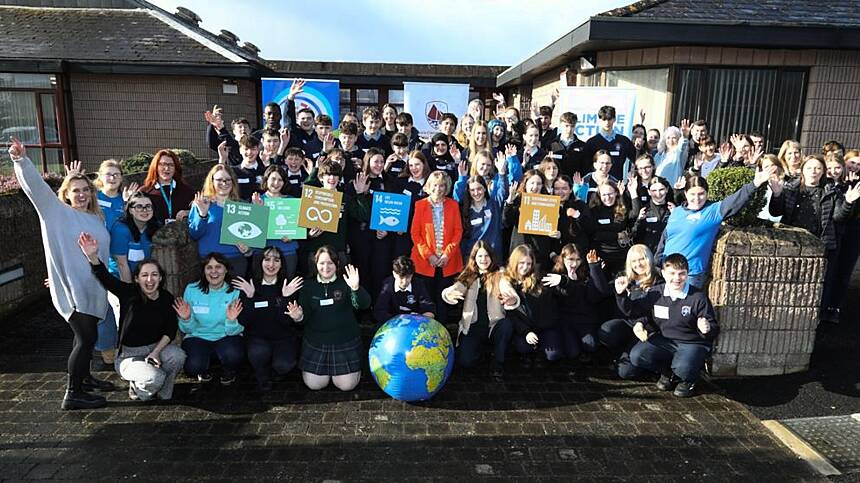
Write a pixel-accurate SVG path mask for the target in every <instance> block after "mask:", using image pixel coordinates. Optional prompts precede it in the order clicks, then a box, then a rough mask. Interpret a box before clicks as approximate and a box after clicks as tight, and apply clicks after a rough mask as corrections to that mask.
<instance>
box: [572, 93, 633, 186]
mask: <svg viewBox="0 0 860 483" xmlns="http://www.w3.org/2000/svg"><path fill="white" fill-rule="evenodd" d="M597 117H598V118H599V119H600V130H599V131H598V133H597V134H595V135H594V136H592V137H591V138H589V139H588V141H586V142H585V149H583V151H584V154H583V156H584V159H586V160H589V161H590V160H592V159H593V158H594V153H596V152H598V151H600V150H601V149H605V150H606V151H608V152H609V156H611V157H612V168H611V169H610V170H609V174H611V175H612V177H614V178H615V179H624V178H626V177H627V173H626V172H625V171H624V163H626V162H627V161H630V162H631V163H632V162H633V161H634V160H635V159H636V148H635V147H634V146H633V141H631V140H630V139H629V138H627V136H625V135H623V134H619V133H617V132H615V108H614V107H612V106H603V107H601V108H600V110H598V111H597ZM584 169H586V170H589V171H590V168H588V167H587V166H586V167H584ZM585 174H586V173H582V175H583V176H584V175H585Z"/></svg>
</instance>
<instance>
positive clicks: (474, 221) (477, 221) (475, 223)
mask: <svg viewBox="0 0 860 483" xmlns="http://www.w3.org/2000/svg"><path fill="white" fill-rule="evenodd" d="M483 222H484V219H483V218H472V221H470V222H469V224H471V225H472V226H478V225H480V224H481V223H483Z"/></svg>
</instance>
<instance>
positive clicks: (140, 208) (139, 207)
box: [131, 205, 152, 211]
mask: <svg viewBox="0 0 860 483" xmlns="http://www.w3.org/2000/svg"><path fill="white" fill-rule="evenodd" d="M131 208H132V209H135V210H138V211H152V205H131Z"/></svg>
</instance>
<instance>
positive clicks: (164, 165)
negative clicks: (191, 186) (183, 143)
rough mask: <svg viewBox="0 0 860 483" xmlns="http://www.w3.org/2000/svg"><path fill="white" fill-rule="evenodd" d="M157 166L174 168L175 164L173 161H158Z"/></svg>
mask: <svg viewBox="0 0 860 483" xmlns="http://www.w3.org/2000/svg"><path fill="white" fill-rule="evenodd" d="M158 167H159V168H175V167H176V165H175V164H173V163H158Z"/></svg>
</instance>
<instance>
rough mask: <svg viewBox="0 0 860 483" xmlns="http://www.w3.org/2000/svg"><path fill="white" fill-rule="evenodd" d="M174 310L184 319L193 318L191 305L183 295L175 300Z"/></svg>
mask: <svg viewBox="0 0 860 483" xmlns="http://www.w3.org/2000/svg"><path fill="white" fill-rule="evenodd" d="M173 310H175V311H176V315H178V316H179V318H180V319H182V320H188V319H190V318H191V306H190V305H188V302H186V301H185V300H183V299H182V297H176V300H174V301H173Z"/></svg>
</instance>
